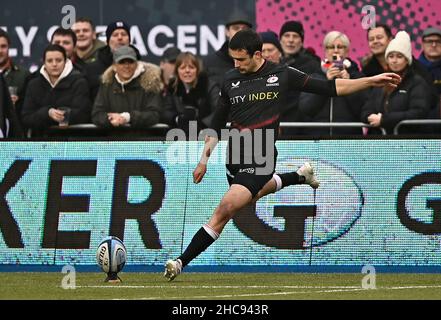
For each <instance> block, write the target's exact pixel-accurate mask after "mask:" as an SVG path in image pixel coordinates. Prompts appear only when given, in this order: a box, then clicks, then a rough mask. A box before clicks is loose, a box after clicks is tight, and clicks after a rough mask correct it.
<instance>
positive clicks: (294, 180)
mask: <svg viewBox="0 0 441 320" xmlns="http://www.w3.org/2000/svg"><path fill="white" fill-rule="evenodd" d="M277 175H278V176H279V177H280V180H282V188H285V187H287V186H291V185H293V184H302V183H305V177H304V176H300V175H299V174H298V173H297V172H289V173H278V174H277Z"/></svg>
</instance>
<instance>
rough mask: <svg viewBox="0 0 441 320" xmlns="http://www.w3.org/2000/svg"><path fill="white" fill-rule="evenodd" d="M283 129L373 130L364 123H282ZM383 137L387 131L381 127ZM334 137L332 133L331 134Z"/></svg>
mask: <svg viewBox="0 0 441 320" xmlns="http://www.w3.org/2000/svg"><path fill="white" fill-rule="evenodd" d="M280 127H281V128H302V127H308V128H373V127H372V126H371V125H370V124H368V123H364V122H281V123H280ZM377 129H379V130H380V131H381V134H382V135H386V130H384V129H383V128H381V127H379V128H377ZM330 135H331V136H332V133H331V134H330Z"/></svg>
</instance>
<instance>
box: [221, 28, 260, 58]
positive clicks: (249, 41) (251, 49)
mask: <svg viewBox="0 0 441 320" xmlns="http://www.w3.org/2000/svg"><path fill="white" fill-rule="evenodd" d="M262 46H263V43H262V39H261V38H260V36H259V34H258V33H257V32H256V31H254V30H252V29H245V30H240V31H238V32H237V33H236V34H235V35H234V36H233V38H231V40H230V42H229V44H228V48H230V49H231V50H245V51H246V52H247V53H248V55H249V56H250V57H252V56H253V55H254V53H255V52H256V51H262Z"/></svg>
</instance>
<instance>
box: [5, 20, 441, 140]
mask: <svg viewBox="0 0 441 320" xmlns="http://www.w3.org/2000/svg"><path fill="white" fill-rule="evenodd" d="M253 27H255V26H253V23H252V22H251V20H250V19H248V18H247V17H246V16H243V15H237V14H234V13H233V15H232V16H231V18H230V19H229V20H228V21H227V22H226V24H225V35H226V41H225V43H224V44H223V45H222V46H221V48H219V50H217V51H216V52H214V53H212V54H210V55H208V56H205V57H198V56H196V55H194V54H192V53H190V52H181V50H180V49H179V48H177V47H168V48H167V49H166V50H165V51H164V53H163V56H162V57H161V58H160V63H159V65H155V64H153V63H150V62H146V61H142V57H141V55H140V53H139V51H138V50H137V48H136V47H135V46H134V45H132V44H131V37H130V25H129V24H127V23H126V22H124V21H115V22H112V23H110V24H109V25H108V26H107V29H106V43H104V42H102V41H100V40H98V39H97V35H96V33H95V25H94V23H93V21H91V20H90V19H88V18H79V19H77V21H76V22H75V23H74V24H73V25H72V28H71V29H63V28H61V27H60V28H58V29H56V30H55V31H54V33H53V34H52V37H51V41H50V43H48V45H47V47H46V49H45V50H44V54H43V57H42V58H43V59H42V61H43V62H42V65H41V66H40V67H39V68H38V70H37V71H35V72H33V73H30V72H29V71H28V70H26V69H25V68H23V67H21V66H19V65H16V64H15V63H14V61H13V59H12V58H11V57H10V56H9V53H8V52H9V48H10V46H11V40H10V37H9V35H8V33H7V32H5V31H3V30H1V29H0V84H1V85H0V104H1V105H0V107H1V108H0V138H4V137H19V138H21V137H46V136H48V135H50V134H51V132H52V131H54V130H55V131H57V130H60V128H61V127H72V126H73V125H77V124H84V125H91V126H92V127H93V128H96V129H99V130H101V131H100V132H105V135H107V136H113V137H115V136H121V135H122V136H138V137H139V136H141V137H142V136H145V135H146V134H147V133H146V132H148V130H149V129H151V128H153V127H154V126H155V125H158V124H163V125H164V126H165V127H166V128H181V129H183V130H185V131H188V130H189V124H190V123H197V128H198V129H199V130H200V129H204V128H208V127H210V125H211V117H212V115H213V113H214V111H215V109H216V106H217V101H218V99H219V91H220V86H221V84H222V81H223V80H222V79H223V77H224V75H225V73H226V72H227V71H228V70H230V69H232V68H234V61H233V59H232V58H231V57H230V56H229V54H228V43H229V40H230V39H231V38H232V37H233V36H234V35H235V34H236V33H237V32H238V31H240V30H243V29H247V28H253ZM276 31H277V32H276ZM260 35H261V38H262V41H263V48H262V52H261V54H262V56H263V57H264V58H265V59H266V60H267V61H270V62H271V63H276V64H286V65H288V66H290V67H293V68H296V69H298V70H300V71H303V72H305V73H307V74H310V75H311V76H312V77H317V78H322V79H329V80H332V79H336V78H346V79H349V78H359V77H364V76H373V75H376V74H379V73H382V72H394V73H397V74H399V75H400V76H401V77H402V79H403V80H402V82H401V84H400V85H399V86H398V87H397V88H396V89H394V90H389V91H388V90H385V89H383V88H374V89H370V90H367V91H364V92H358V93H356V94H352V95H349V96H345V97H334V98H330V97H325V96H320V95H317V94H310V93H301V94H300V93H299V92H296V91H293V92H292V93H291V96H290V97H288V99H286V101H287V103H286V105H285V107H284V108H282V110H280V121H281V122H325V123H332V122H339V123H340V122H351V123H360V122H363V123H365V124H366V126H364V127H360V126H358V127H357V126H355V127H352V128H334V127H332V126H324V127H320V128H312V127H309V128H308V127H292V128H289V127H284V128H281V132H280V134H281V135H282V137H283V136H284V135H286V136H292V135H320V136H323V135H325V136H326V135H337V136H338V135H367V134H376V133H378V132H382V133H383V134H384V133H387V134H392V133H393V129H394V127H395V126H396V125H397V124H398V123H399V122H400V121H402V120H415V119H440V118H441V113H440V95H441V30H440V29H439V28H434V27H430V28H427V29H426V30H425V31H424V32H423V33H422V35H421V37H420V39H414V40H415V41H420V42H421V45H422V48H423V50H422V52H421V53H419V55H418V57H416V55H414V53H413V52H412V42H411V41H412V40H411V38H410V36H409V34H408V33H406V32H405V31H403V30H402V31H399V32H397V34H396V35H394V34H393V33H392V31H391V28H390V27H389V26H387V25H384V24H378V25H376V26H375V27H372V28H370V29H369V30H368V31H367V32H366V42H367V44H368V45H369V50H370V52H369V53H367V54H366V56H365V57H363V59H361V61H359V62H357V61H356V60H354V59H352V58H351V57H350V52H351V51H350V48H351V39H349V37H348V36H347V35H345V34H344V33H342V32H340V31H338V30H333V31H330V32H328V33H327V34H326V35H325V37H324V39H323V47H322V48H320V49H321V50H317V51H315V50H314V49H312V48H310V47H308V46H306V45H305V43H307V34H306V32H305V30H304V28H303V25H302V23H301V22H299V21H287V22H285V23H284V24H283V25H282V26H281V28H280V30H267V31H265V32H261V33H260ZM317 49H318V48H317ZM92 124H93V125H92ZM380 129H381V130H380ZM161 132H162V133H164V131H161ZM404 132H405V133H408V134H421V133H423V134H433V133H435V134H436V133H439V132H441V126H438V125H436V124H435V125H420V126H409V127H408V128H407V129H406V130H404ZM72 134H74V133H72ZM92 135H93V134H92Z"/></svg>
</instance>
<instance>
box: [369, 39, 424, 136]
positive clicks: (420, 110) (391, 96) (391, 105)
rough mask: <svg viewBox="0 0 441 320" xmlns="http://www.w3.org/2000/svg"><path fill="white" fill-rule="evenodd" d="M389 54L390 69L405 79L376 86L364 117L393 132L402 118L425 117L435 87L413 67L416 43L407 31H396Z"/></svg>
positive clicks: (388, 48) (371, 123)
mask: <svg viewBox="0 0 441 320" xmlns="http://www.w3.org/2000/svg"><path fill="white" fill-rule="evenodd" d="M385 57H386V62H387V64H388V67H389V69H390V70H391V71H392V72H394V73H396V74H398V75H400V76H401V78H402V82H401V83H400V84H399V85H398V87H397V88H394V89H382V88H374V89H372V92H371V95H370V98H369V100H368V101H367V102H366V104H365V105H364V106H363V110H362V119H361V120H362V121H363V122H366V123H369V124H370V125H371V126H373V127H383V128H384V129H385V130H386V132H387V133H392V131H393V128H394V127H395V125H396V124H398V122H400V121H402V120H409V119H423V118H425V117H426V116H427V115H428V112H429V109H430V103H431V95H430V92H431V91H430V88H429V85H428V84H427V82H426V81H425V80H424V79H423V78H422V77H421V76H420V75H418V74H417V73H416V72H415V71H414V70H413V68H411V67H410V66H411V65H412V63H413V59H412V44H411V41H410V36H409V34H408V33H407V32H405V31H399V32H398V33H397V34H396V36H395V38H394V39H393V40H392V41H391V42H390V43H389V45H388V47H387V49H386V53H385ZM414 132H415V131H409V132H408V133H414Z"/></svg>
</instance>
